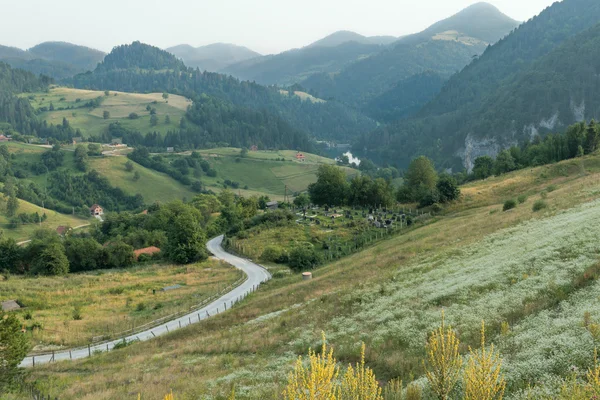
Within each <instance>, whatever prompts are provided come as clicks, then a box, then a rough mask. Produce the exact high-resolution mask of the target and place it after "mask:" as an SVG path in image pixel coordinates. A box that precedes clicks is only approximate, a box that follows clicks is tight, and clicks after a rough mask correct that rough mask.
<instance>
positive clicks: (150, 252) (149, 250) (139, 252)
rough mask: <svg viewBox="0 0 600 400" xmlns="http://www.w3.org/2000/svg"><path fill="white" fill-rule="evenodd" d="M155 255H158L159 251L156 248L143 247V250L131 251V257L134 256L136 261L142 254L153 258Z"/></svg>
mask: <svg viewBox="0 0 600 400" xmlns="http://www.w3.org/2000/svg"><path fill="white" fill-rule="evenodd" d="M156 253H160V249H159V248H158V247H156V246H150V247H144V248H143V249H137V250H134V251H133V255H134V256H135V259H136V260H137V259H138V258H139V257H140V255H142V254H148V255H149V256H153V255H154V254H156Z"/></svg>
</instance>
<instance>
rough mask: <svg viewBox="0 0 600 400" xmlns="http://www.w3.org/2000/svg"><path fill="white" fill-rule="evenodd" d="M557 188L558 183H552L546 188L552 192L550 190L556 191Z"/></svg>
mask: <svg viewBox="0 0 600 400" xmlns="http://www.w3.org/2000/svg"><path fill="white" fill-rule="evenodd" d="M556 189H557V186H556V185H550V186H548V187H547V188H546V192H548V193H550V192H554V191H555V190H556Z"/></svg>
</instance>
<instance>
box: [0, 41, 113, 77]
mask: <svg viewBox="0 0 600 400" xmlns="http://www.w3.org/2000/svg"><path fill="white" fill-rule="evenodd" d="M102 58H104V53H103V52H101V51H99V50H95V49H90V48H89V47H85V46H78V45H74V44H71V43H65V42H44V43H40V44H38V45H37V46H34V47H32V48H31V49H28V50H26V51H25V50H21V49H18V48H15V47H7V46H0V61H3V62H5V63H7V64H10V65H11V66H12V67H13V68H21V69H23V70H26V71H29V72H32V73H34V74H35V75H40V74H42V75H46V76H50V77H52V78H54V79H64V78H69V77H72V76H73V75H75V74H78V73H80V72H85V71H88V70H92V69H94V68H95V67H96V65H97V64H98V63H99V62H100V61H102Z"/></svg>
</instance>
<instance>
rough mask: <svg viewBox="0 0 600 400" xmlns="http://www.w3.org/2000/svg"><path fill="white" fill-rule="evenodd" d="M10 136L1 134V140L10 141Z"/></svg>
mask: <svg viewBox="0 0 600 400" xmlns="http://www.w3.org/2000/svg"><path fill="white" fill-rule="evenodd" d="M9 140H10V138H9V137H8V136H5V135H2V134H0V142H8V141H9Z"/></svg>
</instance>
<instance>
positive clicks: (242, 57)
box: [166, 43, 260, 72]
mask: <svg viewBox="0 0 600 400" xmlns="http://www.w3.org/2000/svg"><path fill="white" fill-rule="evenodd" d="M166 51H168V52H169V53H172V54H174V55H175V56H176V57H177V58H180V59H182V60H183V62H185V64H186V65H188V66H190V67H194V68H200V69H202V70H207V71H212V72H217V71H220V70H221V69H223V68H225V67H227V66H229V65H232V64H236V63H238V62H242V61H246V60H249V59H252V58H256V57H260V54H259V53H257V52H255V51H253V50H250V49H249V48H247V47H244V46H239V45H236V44H232V43H212V44H208V45H206V46H199V47H194V46H191V45H189V44H180V45H177V46H173V47H169V48H168V49H166Z"/></svg>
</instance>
